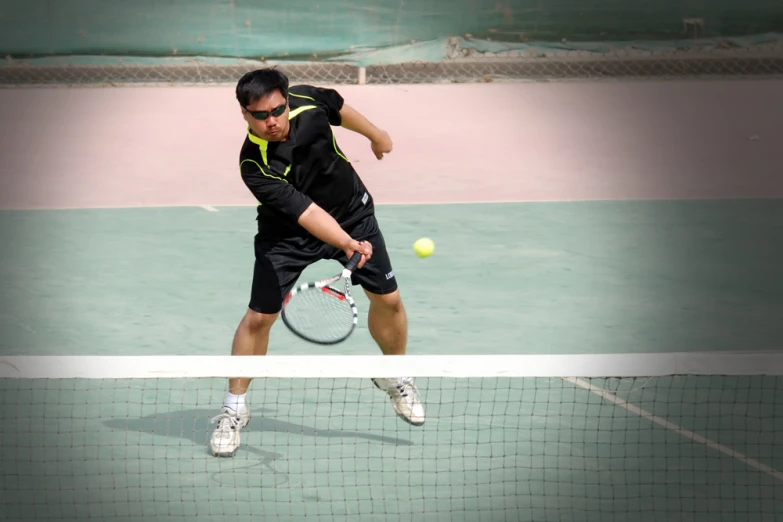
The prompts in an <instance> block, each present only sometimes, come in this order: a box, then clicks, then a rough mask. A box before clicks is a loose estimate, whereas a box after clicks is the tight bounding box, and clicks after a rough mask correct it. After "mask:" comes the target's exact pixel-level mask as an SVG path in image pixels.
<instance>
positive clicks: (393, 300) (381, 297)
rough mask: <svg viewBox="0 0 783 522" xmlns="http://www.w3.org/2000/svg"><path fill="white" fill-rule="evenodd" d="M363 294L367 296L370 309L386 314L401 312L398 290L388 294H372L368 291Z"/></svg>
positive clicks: (400, 298) (400, 299)
mask: <svg viewBox="0 0 783 522" xmlns="http://www.w3.org/2000/svg"><path fill="white" fill-rule="evenodd" d="M364 293H365V294H367V297H368V299H369V300H370V306H371V307H372V308H375V309H377V310H379V311H383V312H386V313H400V312H402V311H403V306H402V297H400V291H399V289H397V290H395V291H393V292H390V293H388V294H374V293H372V292H370V291H368V290H365V291H364Z"/></svg>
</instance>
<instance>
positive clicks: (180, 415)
mask: <svg viewBox="0 0 783 522" xmlns="http://www.w3.org/2000/svg"><path fill="white" fill-rule="evenodd" d="M269 411H270V410H265V409H263V410H258V409H254V410H253V413H252V415H253V416H252V418H251V420H250V424H248V425H247V427H246V428H244V429H243V430H242V432H243V433H249V432H250V433H252V432H277V433H288V434H291V435H302V436H307V437H325V438H341V439H363V440H367V441H373V442H380V443H383V444H394V445H396V446H412V445H413V442H411V441H410V440H405V439H399V438H396V437H389V436H384V435H376V434H374V433H366V432H359V431H348V430H335V429H319V428H314V427H312V426H307V425H304V424H296V423H293V422H287V421H282V420H277V419H274V418H270V417H265V416H263V413H264V412H269ZM215 415H217V411H216V410H214V409H213V410H206V409H194V410H181V411H173V412H165V413H160V414H155V415H148V416H146V417H141V418H121V419H110V420H107V421H104V423H103V424H104V425H105V426H106V427H108V428H111V429H113V430H124V431H136V432H142V433H150V434H154V435H162V436H167V437H175V438H181V439H184V440H188V441H189V442H193V443H194V444H205V443H206V442H207V441H208V440H209V435H210V434H211V433H212V430H214V428H215V424H211V423H210V419H212V418H213V417H214V416H215ZM258 451H261V450H258ZM259 454H260V455H262V456H264V457H266V458H270V457H271V458H274V457H278V456H280V455H279V454H275V453H269V452H263V451H261V452H260V453H259Z"/></svg>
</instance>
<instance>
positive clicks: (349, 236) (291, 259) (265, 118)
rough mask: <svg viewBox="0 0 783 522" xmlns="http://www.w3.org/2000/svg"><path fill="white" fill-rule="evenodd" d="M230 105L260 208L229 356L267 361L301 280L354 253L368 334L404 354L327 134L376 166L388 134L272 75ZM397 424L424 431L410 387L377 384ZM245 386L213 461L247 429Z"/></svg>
mask: <svg viewBox="0 0 783 522" xmlns="http://www.w3.org/2000/svg"><path fill="white" fill-rule="evenodd" d="M236 98H237V101H238V102H239V107H240V110H241V112H242V117H243V118H244V119H245V121H246V122H247V124H248V131H247V136H246V137H245V139H244V144H243V145H242V149H241V152H240V155H239V167H240V172H241V175H242V179H243V181H244V182H245V185H246V186H247V188H248V189H249V190H250V192H251V193H252V194H253V196H254V197H255V198H256V199H257V200H258V203H259V205H258V216H257V218H256V219H257V221H258V231H257V234H256V236H255V242H254V248H255V268H254V271H253V283H252V287H251V291H250V303H249V306H248V310H247V312H246V313H245V316H244V317H243V318H242V320H241V321H240V323H239V326H238V327H237V330H236V333H235V334H234V340H233V345H232V350H231V354H232V355H266V353H267V346H268V344H269V330H270V328H271V327H272V325H273V324H274V322H275V320H276V319H277V317H278V315H279V313H280V310H281V308H282V303H283V299H284V297H285V295H286V294H287V293H288V292H289V290H290V289H291V288H292V286H293V285H294V284H295V282H296V280H297V278H298V277H299V276H300V274H301V273H302V271H303V270H304V269H305V268H306V267H307V266H308V265H310V264H312V263H314V262H316V261H319V260H324V259H329V260H337V261H339V262H340V263H342V264H343V265H345V264H346V263H347V262H348V259H349V258H350V257H351V256H352V255H353V254H354V253H355V252H361V253H362V258H361V261H360V262H359V266H358V268H357V270H356V271H355V272H354V273H353V276H352V282H353V283H354V284H359V285H361V286H362V288H363V290H364V292H365V293H366V294H367V297H368V298H369V301H370V308H369V312H368V315H369V316H368V326H369V330H370V334H371V335H372V337H373V339H374V340H375V342H376V343H377V344H378V347H379V348H380V349H381V351H382V353H383V354H384V355H404V354H405V348H406V341H407V322H406V316H405V309H404V307H403V304H402V300H401V298H400V292H399V290H398V288H397V281H396V279H395V277H394V270H393V269H392V266H391V261H390V259H389V254H388V253H387V251H386V246H385V243H384V239H383V235H382V234H381V230H380V228H379V226H378V222H377V221H376V218H375V212H374V205H373V198H372V196H371V195H370V193H369V192H368V190H367V188H366V187H365V186H364V184H363V183H362V181H361V179H360V178H359V176H358V174H357V173H356V171H355V170H354V168H353V166H352V165H351V163H350V162H349V161H348V159H347V158H346V157H345V154H343V152H342V151H341V150H340V147H339V146H338V145H337V141H336V139H335V136H334V132H333V129H332V126H338V125H339V126H342V127H344V128H346V129H349V130H351V131H353V132H357V133H359V134H361V135H363V136H365V137H366V138H367V139H368V140H369V141H370V148H371V149H372V152H373V153H374V154H375V157H376V158H378V159H379V160H380V159H382V158H383V156H384V154H387V153H389V152H391V150H392V141H391V138H390V137H389V135H388V133H386V132H385V131H383V130H380V129H378V128H377V127H375V126H374V125H373V124H372V123H370V122H369V121H368V120H367V119H366V118H365V117H364V116H362V115H361V114H360V113H359V112H357V111H356V110H355V109H353V108H352V107H350V106H349V105H347V104H345V103H344V101H343V98H342V96H341V95H340V94H339V93H338V92H337V91H336V90H334V89H328V88H321V87H314V86H310V85H294V86H290V88H289V82H288V78H287V77H286V76H285V75H284V74H283V73H281V72H280V71H278V70H276V69H272V68H267V69H259V70H256V71H252V72H249V73H247V74H245V75H244V76H243V77H242V78H241V79H240V80H239V82H238V83H237V86H236ZM372 382H373V383H374V384H375V386H377V387H378V388H379V389H381V390H383V391H384V392H386V393H387V394H388V395H389V397H390V399H391V404H392V406H393V408H394V410H395V412H396V413H397V415H398V416H399V417H400V418H402V419H403V420H405V421H406V422H408V423H410V424H412V425H414V426H420V425H422V424H423V423H424V408H423V406H422V404H421V401H420V400H419V393H418V390H417V389H416V386H415V384H414V382H413V379H411V378H407V377H401V378H398V379H388V378H383V379H381V378H376V379H372ZM249 385H250V379H239V378H235V379H229V389H228V393H227V394H226V397H225V401H224V404H223V407H222V409H221V410H220V414H219V415H217V416H216V417H215V418H214V419H212V421H213V422H217V427H216V428H215V431H214V432H213V434H212V437H211V441H210V446H211V450H212V454H213V455H215V456H221V457H229V456H233V455H234V454H235V453H236V451H237V449H238V448H239V443H240V437H239V432H240V430H241V429H242V428H244V427H245V426H247V424H248V421H249V420H250V409H249V407H248V403H247V401H246V400H245V396H246V394H247V390H248V387H249Z"/></svg>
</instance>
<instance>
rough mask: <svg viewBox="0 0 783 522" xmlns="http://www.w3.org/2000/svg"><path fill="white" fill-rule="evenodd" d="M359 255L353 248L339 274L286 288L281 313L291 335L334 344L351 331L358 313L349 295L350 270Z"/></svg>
mask: <svg viewBox="0 0 783 522" xmlns="http://www.w3.org/2000/svg"><path fill="white" fill-rule="evenodd" d="M361 258H362V254H361V252H356V253H355V254H354V255H353V256H352V257H351V259H350V261H348V264H347V265H345V268H344V269H343V270H342V272H340V273H339V274H337V275H335V276H333V277H330V278H328V279H322V280H321V281H315V282H310V283H303V284H300V285H296V286H295V287H294V288H292V289H291V291H290V292H288V295H287V296H286V298H285V300H284V301H283V310H282V317H283V322H284V323H285V325H286V326H287V327H288V329H289V330H291V332H292V333H293V334H294V335H296V336H298V337H300V338H302V339H304V340H305V341H310V342H311V343H316V344H337V343H340V342H342V341H344V340H346V339H347V338H348V336H349V335H351V333H352V332H353V329H354V327H355V326H356V323H357V321H358V317H359V314H358V311H357V310H356V304H355V303H354V301H353V297H352V296H351V290H350V287H351V274H352V273H353V271H354V270H356V267H357V266H358V264H359V261H360V260H361ZM341 281H342V282H343V286H342V289H341V288H339V283H340V282H341Z"/></svg>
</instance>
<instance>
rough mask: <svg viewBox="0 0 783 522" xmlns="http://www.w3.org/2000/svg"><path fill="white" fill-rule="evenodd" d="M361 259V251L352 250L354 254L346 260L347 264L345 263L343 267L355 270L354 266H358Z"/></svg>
mask: <svg viewBox="0 0 783 522" xmlns="http://www.w3.org/2000/svg"><path fill="white" fill-rule="evenodd" d="M361 260H362V253H361V252H354V254H353V255H352V256H351V259H350V261H348V264H347V265H345V269H346V270H349V271H351V272H353V271H354V270H356V267H357V266H359V261H361Z"/></svg>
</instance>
